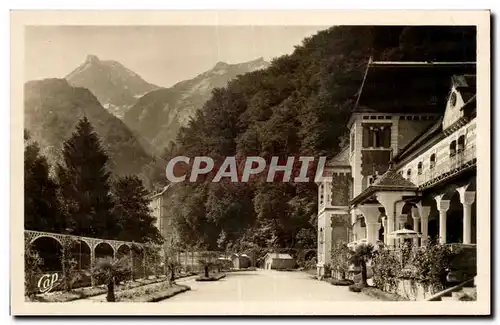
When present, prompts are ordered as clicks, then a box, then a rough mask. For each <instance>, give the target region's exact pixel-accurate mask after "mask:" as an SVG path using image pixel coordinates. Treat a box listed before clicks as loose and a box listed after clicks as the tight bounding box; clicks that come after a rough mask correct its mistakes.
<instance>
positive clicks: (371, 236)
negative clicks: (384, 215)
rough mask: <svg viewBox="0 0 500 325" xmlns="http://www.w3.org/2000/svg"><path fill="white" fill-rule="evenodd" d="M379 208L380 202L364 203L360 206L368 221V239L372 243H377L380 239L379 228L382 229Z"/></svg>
mask: <svg viewBox="0 0 500 325" xmlns="http://www.w3.org/2000/svg"><path fill="white" fill-rule="evenodd" d="M379 208H380V206H379V205H378V204H364V205H361V206H359V207H358V209H359V210H360V211H361V213H363V216H364V218H365V222H366V241H367V242H368V243H369V244H372V245H375V244H376V243H377V240H378V230H379V229H380V223H379V222H378V218H379V216H380V211H379Z"/></svg>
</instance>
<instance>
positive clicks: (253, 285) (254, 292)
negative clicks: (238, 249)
mask: <svg viewBox="0 0 500 325" xmlns="http://www.w3.org/2000/svg"><path fill="white" fill-rule="evenodd" d="M176 283H178V284H187V285H189V286H190V287H191V291H188V292H185V293H183V294H180V295H177V296H174V297H172V298H170V299H168V300H164V301H161V302H160V303H168V302H188V301H189V302H243V303H246V302H271V301H274V302H275V301H279V302H302V301H307V302H311V301H317V302H323V301H328V302H331V301H374V300H375V298H372V297H370V296H367V295H365V294H362V293H361V294H360V293H354V292H350V291H349V290H348V288H347V287H344V286H333V285H331V284H329V283H327V282H324V281H318V280H316V279H314V278H313V277H312V276H311V275H310V274H307V273H302V272H279V271H274V270H272V271H270V270H258V271H244V272H234V273H228V274H227V276H226V277H225V278H223V279H221V280H219V281H217V282H197V281H195V280H194V279H192V278H191V279H186V280H177V281H176Z"/></svg>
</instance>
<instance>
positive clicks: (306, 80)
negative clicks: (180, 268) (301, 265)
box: [156, 26, 476, 249]
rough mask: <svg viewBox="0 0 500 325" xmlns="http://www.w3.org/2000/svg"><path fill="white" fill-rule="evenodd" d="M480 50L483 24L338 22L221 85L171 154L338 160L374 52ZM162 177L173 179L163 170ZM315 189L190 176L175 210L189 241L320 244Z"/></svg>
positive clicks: (467, 56)
mask: <svg viewBox="0 0 500 325" xmlns="http://www.w3.org/2000/svg"><path fill="white" fill-rule="evenodd" d="M475 55H476V31H475V28H474V27H433V26H428V27H419V26H412V27H399V26H385V27H371V26H356V27H354V26H342V27H332V28H330V29H328V30H325V31H321V32H319V33H318V34H316V35H314V36H312V37H310V38H307V39H305V40H304V41H303V43H302V45H300V46H297V47H296V48H295V50H294V52H293V53H292V54H290V55H285V56H281V57H279V58H276V59H275V60H273V61H272V64H271V66H270V67H269V68H267V69H265V70H259V71H255V72H252V73H247V74H245V75H243V76H240V77H238V78H236V79H234V80H233V81H231V82H230V84H229V85H228V86H227V87H225V88H222V89H215V90H214V91H213V94H212V97H211V99H210V100H209V101H208V102H207V103H206V104H205V105H204V107H203V109H201V110H200V111H198V112H197V113H196V116H195V117H194V118H192V120H191V121H190V122H189V124H188V125H187V126H186V127H184V128H182V129H181V130H180V132H179V135H178V137H177V141H176V143H175V144H174V143H173V144H172V145H171V146H170V147H169V148H167V149H166V150H165V154H164V157H162V158H164V159H166V160H168V159H169V158H171V157H174V156H178V155H184V156H188V157H194V156H209V157H212V158H213V159H214V160H219V159H221V160H222V159H223V158H225V157H226V156H236V157H238V158H244V157H247V156H261V157H264V158H266V159H268V158H269V157H270V156H280V157H290V156H295V157H297V156H305V155H307V156H314V157H319V156H328V157H332V156H333V155H335V154H336V153H337V152H338V151H339V149H340V148H341V147H342V146H343V145H344V141H345V137H344V136H343V135H344V134H345V133H346V131H347V130H346V124H347V120H348V118H349V116H350V113H351V111H352V108H353V104H354V100H355V98H356V94H357V93H358V91H359V89H360V85H361V82H362V78H363V74H364V71H365V69H366V65H367V62H368V59H369V57H373V59H374V60H398V61H475ZM381 91H383V89H381ZM163 168H164V166H163ZM163 171H164V169H163ZM212 176H213V175H212ZM156 177H159V179H162V180H163V182H164V180H165V178H164V177H165V176H164V172H163V173H157V176H156ZM209 177H210V176H209ZM316 193H317V187H316V185H315V184H314V183H312V182H311V183H278V182H274V183H267V182H265V175H264V176H263V178H262V179H256V180H254V181H253V182H249V183H231V182H225V181H223V182H220V183H211V182H196V183H188V182H185V183H178V184H175V185H174V186H173V187H172V196H171V199H170V205H169V213H170V216H171V217H172V218H173V219H174V221H175V224H176V226H177V230H178V232H179V235H180V238H181V242H182V243H183V244H184V245H187V246H192V245H201V246H203V247H206V248H211V249H231V248H232V249H238V248H249V247H251V246H255V245H256V246H260V247H296V248H300V247H315V246H316V237H317V236H316V215H317V206H316V203H317V197H316V195H317V194H316Z"/></svg>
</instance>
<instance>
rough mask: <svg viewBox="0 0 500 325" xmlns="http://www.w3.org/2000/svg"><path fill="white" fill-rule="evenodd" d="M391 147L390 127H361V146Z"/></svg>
mask: <svg viewBox="0 0 500 325" xmlns="http://www.w3.org/2000/svg"><path fill="white" fill-rule="evenodd" d="M390 147H391V127H390V126H388V125H385V126H377V125H371V126H365V127H364V128H363V148H390Z"/></svg>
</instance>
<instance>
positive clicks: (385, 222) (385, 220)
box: [382, 216, 387, 245]
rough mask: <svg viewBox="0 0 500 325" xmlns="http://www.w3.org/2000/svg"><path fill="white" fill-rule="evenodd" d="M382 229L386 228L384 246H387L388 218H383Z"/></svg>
mask: <svg viewBox="0 0 500 325" xmlns="http://www.w3.org/2000/svg"><path fill="white" fill-rule="evenodd" d="M382 227H384V244H385V245H387V216H385V217H382Z"/></svg>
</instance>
